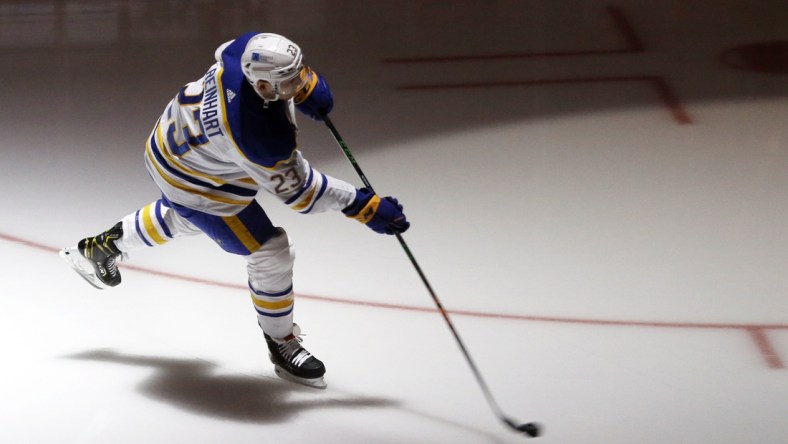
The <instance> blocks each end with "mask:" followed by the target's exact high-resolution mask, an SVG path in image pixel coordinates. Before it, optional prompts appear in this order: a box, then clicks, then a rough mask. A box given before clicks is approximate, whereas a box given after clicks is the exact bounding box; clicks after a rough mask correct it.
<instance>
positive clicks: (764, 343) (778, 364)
mask: <svg viewBox="0 0 788 444" xmlns="http://www.w3.org/2000/svg"><path fill="white" fill-rule="evenodd" d="M0 239H2V240H5V241H8V242H14V243H17V244H20V245H24V246H27V247H30V248H34V249H37V250H42V251H44V252H47V253H53V254H54V253H57V252H58V251H59V250H60V249H59V248H56V247H52V246H49V245H44V244H41V243H38V242H33V241H29V240H27V239H23V238H20V237H17V236H11V235H9V234H5V233H0ZM121 267H122V268H123V269H126V270H132V271H137V272H140V273H145V274H149V275H153V276H159V277H164V278H168V279H177V280H180V281H185V282H190V283H195V284H202V285H212V286H216V287H222V288H230V289H233V290H243V291H245V290H248V287H247V286H246V285H240V284H231V283H227V282H220V281H215V280H211V279H203V278H199V277H194V276H187V275H183V274H178V273H169V272H165V271H159V270H154V269H150V268H145V267H138V266H136V265H128V264H122V265H121ZM297 296H298V298H300V299H311V300H315V301H322V302H332V303H338V304H348V305H356V306H364V307H374V308H384V309H392V310H405V311H414V312H423V313H437V312H438V310H437V309H436V308H428V307H417V306H411V305H400V304H388V303H383V302H373V301H362V300H353V299H344V298H336V297H327V296H313V295H306V294H301V293H298V294H297ZM446 312H447V313H449V314H452V315H460V316H469V317H477V318H493V319H508V320H517V321H532V322H555V323H562V324H585V325H607V326H619V327H655V328H687V329H718V330H741V331H746V332H747V333H748V334H749V335H750V336H751V337H752V338H753V340H754V341H755V345H756V346H757V347H758V350H759V351H760V352H761V354H762V355H763V357H764V359H765V360H766V363H767V365H768V366H769V367H770V368H773V369H784V368H785V364H783V362H782V361H781V359H780V356H779V355H778V354H777V351H776V350H775V349H774V347H773V346H772V343H771V342H770V341H769V338H768V337H767V336H766V331H767V330H788V324H734V323H700V322H651V321H627V320H605V319H582V318H566V317H557V316H531V315H518V314H500V313H485V312H478V311H470V310H446Z"/></svg>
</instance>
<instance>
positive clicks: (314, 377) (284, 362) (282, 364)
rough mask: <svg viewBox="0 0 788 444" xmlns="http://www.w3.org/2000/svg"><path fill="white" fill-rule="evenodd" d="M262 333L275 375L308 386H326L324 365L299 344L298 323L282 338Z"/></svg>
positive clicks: (299, 330) (299, 331)
mask: <svg viewBox="0 0 788 444" xmlns="http://www.w3.org/2000/svg"><path fill="white" fill-rule="evenodd" d="M263 334H264V336H265V342H266V343H267V344H268V350H269V351H270V354H269V357H270V358H271V362H273V363H274V371H275V372H276V375H277V376H279V377H280V378H282V379H286V380H288V381H292V382H296V383H298V384H303V385H306V386H309V387H314V388H318V389H324V388H326V383H325V381H324V380H323V375H324V374H325V373H326V367H325V366H324V365H323V363H322V362H321V361H320V360H319V359H317V358H315V357H314V356H312V354H311V353H309V352H308V351H306V349H305V348H304V347H302V346H301V338H300V335H301V329H300V328H299V327H298V324H293V333H292V334H291V335H289V336H287V337H286V338H283V339H274V338H272V337H270V336H268V335H267V334H265V333H263Z"/></svg>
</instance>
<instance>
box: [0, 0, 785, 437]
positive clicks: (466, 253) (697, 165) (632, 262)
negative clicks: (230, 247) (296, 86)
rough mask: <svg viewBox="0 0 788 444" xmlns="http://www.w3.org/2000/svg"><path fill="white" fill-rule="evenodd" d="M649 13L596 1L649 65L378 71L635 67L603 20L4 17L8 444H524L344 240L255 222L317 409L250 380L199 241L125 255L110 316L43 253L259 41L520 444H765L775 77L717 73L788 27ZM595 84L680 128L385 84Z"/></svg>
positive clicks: (32, 11)
mask: <svg viewBox="0 0 788 444" xmlns="http://www.w3.org/2000/svg"><path fill="white" fill-rule="evenodd" d="M643 3H644V2H637V1H634V0H623V1H619V2H616V6H617V7H618V8H619V11H621V12H623V13H624V14H625V16H626V18H627V20H628V22H629V23H630V25H631V26H632V29H633V32H634V33H636V34H637V36H638V37H639V38H640V39H641V40H642V42H643V45H644V48H643V49H644V50H643V51H642V52H639V51H629V52H627V51H624V52H622V53H618V54H615V53H610V54H586V55H575V56H552V57H533V58H502V59H488V60H484V61H478V60H476V61H474V60H466V61H447V62H439V61H433V62H423V63H384V60H385V59H393V58H403V57H437V56H461V55H469V54H470V55H478V54H513V53H539V52H561V51H564V52H566V51H589V52H592V53H593V52H595V51H597V52H599V51H602V50H609V49H618V48H625V47H626V45H627V42H628V41H627V39H626V35H625V34H623V31H622V29H621V28H620V27H618V26H617V25H616V22H615V21H614V19H613V16H612V15H611V13H610V10H609V9H608V4H607V3H605V2H601V1H590V2H573V1H560V2H537V1H514V0H498V1H492V0H491V1H480V2H451V1H448V0H444V1H436V2H422V1H405V0H403V1H390V0H386V1H380V2H366V1H363V0H348V1H342V2H336V1H301V0H299V1H270V2H254V1H241V0H235V1H202V2H188V1H176V0H165V1H157V2H152V1H146V2H124V1H114V2H91V1H86V0H73V1H54V0H52V1H43V0H42V1H33V0H27V1H20V2H9V3H7V4H3V5H0V23H2V25H1V26H0V73H2V82H0V97H1V98H2V106H0V116H1V118H0V134H2V138H0V168H1V169H2V174H1V175H0V189H2V190H3V192H2V204H3V205H2V211H1V212H0V248H1V251H2V253H3V254H2V256H1V258H2V259H0V260H1V261H2V263H1V264H0V265H1V267H0V270H2V272H0V273H1V274H0V276H1V280H0V291H1V293H0V352H1V354H2V357H3V366H2V370H0V375H1V377H0V442H3V443H49V442H52V443H54V442H57V443H63V442H66V443H142V442H153V443H174V442H194V443H214V442H216V443H218V442H221V443H260V442H266V443H268V442H271V443H311V442H323V443H517V442H523V440H524V439H525V438H524V437H522V436H519V435H518V434H516V433H514V432H512V431H510V430H508V429H506V428H505V427H504V426H503V425H502V424H501V423H500V422H499V421H498V420H497V419H496V417H495V416H494V415H493V414H492V413H491V411H490V409H489V408H488V405H487V404H486V401H485V399H484V397H483V395H482V392H481V391H480V389H479V387H478V385H477V383H476V381H475V379H474V377H473V375H472V373H471V371H470V370H469V368H468V365H467V364H466V362H465V360H464V358H463V356H462V354H461V353H460V350H459V349H458V347H457V345H456V343H455V342H454V339H453V338H452V336H451V334H450V332H449V330H448V328H447V327H446V325H445V323H444V321H443V319H442V318H441V317H440V316H439V314H438V313H437V312H436V311H435V310H434V305H433V303H432V300H431V299H430V297H429V295H428V293H427V291H426V290H425V288H424V286H423V284H422V282H421V281H420V280H419V278H418V275H417V274H416V273H415V271H414V269H413V267H412V266H411V264H410V263H409V262H408V259H407V257H406V256H405V254H404V253H403V251H402V249H401V248H400V245H399V244H398V243H397V241H396V240H395V239H393V238H390V237H385V236H379V235H376V234H375V233H373V232H371V231H370V230H368V229H366V228H365V227H363V226H361V225H359V224H357V223H356V222H353V221H350V220H347V219H346V218H344V217H343V216H342V215H341V214H322V215H315V216H302V215H299V214H297V213H294V212H292V211H290V210H289V209H288V208H286V207H284V206H283V205H281V204H279V203H277V202H275V201H274V199H272V198H271V197H269V196H265V195H261V196H260V197H259V200H260V202H261V203H262V205H263V206H264V207H265V208H266V210H267V211H268V212H269V215H270V216H271V218H272V220H274V222H275V223H276V224H278V225H281V226H283V227H285V228H286V229H287V231H288V233H289V234H290V235H291V237H292V238H293V239H294V241H295V245H296V250H297V262H296V269H295V273H296V278H295V288H296V293H297V294H298V295H301V297H299V298H297V302H296V320H297V322H298V323H299V324H300V325H301V327H302V329H303V330H304V332H305V333H306V334H307V336H306V337H305V343H304V344H305V345H306V346H307V347H308V348H309V349H310V350H311V351H312V352H314V353H315V354H316V355H317V356H318V357H320V358H321V359H322V360H323V361H324V362H325V363H326V366H327V368H328V372H327V375H326V381H327V383H328V389H327V390H325V391H315V390H310V389H308V388H301V387H299V386H296V385H294V384H292V383H288V382H285V381H283V380H280V379H278V378H276V377H275V376H274V373H273V368H272V366H271V364H270V363H269V362H268V360H267V354H266V351H265V347H264V343H263V338H262V334H261V333H260V331H259V329H258V327H257V325H256V323H255V315H254V311H253V309H252V305H251V301H250V299H249V296H248V294H247V292H246V291H244V289H243V288H244V283H245V279H246V278H245V263H244V261H243V259H242V258H240V257H234V256H230V255H227V254H225V253H224V252H223V251H222V250H221V249H219V248H218V247H217V246H215V245H213V244H212V243H211V242H210V241H208V240H207V239H205V238H202V237H199V238H188V239H181V240H179V241H177V242H173V243H172V244H170V245H167V246H163V247H159V248H156V249H151V250H146V251H142V252H139V253H136V254H133V255H132V256H131V259H130V261H129V262H127V263H126V264H127V267H126V268H121V270H122V273H123V278H124V282H123V284H122V285H121V286H120V287H118V288H116V289H111V290H106V291H98V290H95V289H93V288H92V287H90V286H89V285H87V284H86V283H85V282H84V281H82V280H81V279H80V278H79V277H77V276H76V274H74V273H73V272H72V271H71V270H70V269H69V268H68V267H67V266H66V265H65V264H64V263H63V262H61V260H60V259H59V258H58V256H57V254H56V251H57V249H58V248H60V247H63V246H67V245H71V244H75V243H76V242H77V241H78V240H79V239H80V238H82V237H84V236H87V235H92V234H96V233H98V232H100V231H102V230H104V229H106V228H108V227H110V226H111V225H113V224H114V223H115V222H117V221H118V220H119V219H120V218H121V217H123V216H125V215H126V214H128V213H131V212H132V211H135V210H136V209H137V208H139V207H141V206H143V205H146V204H148V203H150V202H151V201H153V200H155V199H156V198H157V196H158V193H157V190H156V189H155V187H154V185H153V183H152V181H150V179H149V178H148V177H147V174H146V172H145V168H144V165H143V162H142V159H143V157H142V147H143V143H144V140H145V138H146V137H147V135H148V133H149V131H150V129H151V125H152V124H153V122H154V121H155V119H156V118H158V116H159V114H160V112H161V111H162V109H163V107H164V105H165V104H166V103H167V102H168V101H169V100H170V98H171V97H172V96H173V95H174V94H175V93H176V92H177V91H178V89H179V88H180V87H181V86H182V85H183V84H185V83H186V82H188V81H191V80H195V79H197V78H198V77H199V76H200V75H202V73H203V72H204V70H205V69H206V68H207V66H209V65H210V64H211V63H212V56H213V50H214V48H215V47H216V46H218V45H219V44H220V43H222V42H224V41H225V40H227V39H230V38H232V37H234V36H236V35H238V34H240V33H242V32H245V31H247V30H253V29H254V30H261V31H273V32H279V33H282V34H285V35H288V36H289V37H291V38H292V39H293V40H295V41H297V42H298V43H299V44H300V45H301V47H302V48H303V50H304V52H305V54H306V58H307V62H308V63H310V64H311V65H312V66H313V67H315V68H316V69H317V70H318V71H320V72H321V73H323V74H324V75H325V76H326V77H327V78H328V80H329V82H330V84H331V86H332V89H333V91H334V95H335V100H336V107H335V110H334V111H333V113H332V117H333V120H334V123H335V124H336V125H337V127H338V128H339V130H340V132H341V133H342V135H343V136H344V137H345V140H346V142H347V143H348V145H349V147H350V149H351V150H352V151H353V153H354V154H355V157H356V158H357V160H358V161H359V163H360V164H361V167H362V168H363V169H364V172H365V173H366V175H367V176H368V177H369V179H370V180H371V181H372V183H373V185H374V186H375V188H376V189H377V190H378V191H379V192H380V193H382V194H391V195H395V196H397V197H398V198H399V199H400V200H401V201H402V202H403V203H404V205H405V209H406V213H407V215H408V217H409V218H410V220H411V221H412V224H413V226H412V228H411V230H410V231H408V232H407V233H406V234H405V236H404V237H405V239H406V241H407V243H408V245H409V246H410V247H411V248H412V251H413V253H414V254H415V256H416V258H417V259H418V261H419V262H420V264H421V266H422V268H423V269H424V271H425V273H426V275H427V277H428V278H429V279H430V281H431V283H432V285H433V287H434V288H435V290H436V292H437V294H438V296H439V297H440V298H441V301H442V302H443V303H444V305H445V306H446V308H447V309H448V310H450V311H452V312H455V313H454V314H453V315H452V320H453V322H454V324H455V326H456V327H457V330H458V331H459V333H460V335H461V336H462V338H463V340H464V341H465V343H466V345H467V347H468V349H469V351H470V353H471V355H472V356H473V358H474V359H475V361H476V363H477V364H478V366H479V369H480V370H481V373H482V374H483V376H484V378H485V379H486V381H487V382H488V384H489V386H490V389H491V391H492V392H493V394H494V395H495V397H496V399H497V401H498V403H499V404H500V406H501V408H502V409H503V410H504V411H505V412H506V414H508V415H510V416H512V417H513V418H514V419H516V420H518V421H523V422H524V421H539V422H541V423H543V424H544V425H545V435H544V436H543V437H541V438H538V440H537V441H536V442H544V443H572V444H575V443H613V444H630V443H715V444H717V443H737V444H738V443H742V444H743V443H759V444H780V443H785V442H788V423H787V422H786V421H785V418H786V413H788V369H786V368H785V366H786V365H788V273H787V272H786V265H788V229H787V227H788V174H786V173H787V171H788V132H786V118H788V100H787V99H786V98H787V97H788V76H786V74H785V73H783V74H774V73H771V74H770V73H759V72H754V71H751V70H741V69H732V68H730V67H727V66H725V65H723V64H722V63H720V61H719V58H718V56H719V55H720V54H721V53H722V52H723V51H724V50H726V49H729V48H733V47H737V46H740V45H743V44H747V43H751V42H763V41H774V40H788V34H786V29H787V28H786V27H785V23H788V10H787V8H786V7H785V5H784V2H781V1H777V0H769V1H762V2H756V3H754V4H751V3H747V5H746V6H745V2H737V1H733V0H730V1H723V2H710V1H702V2H689V3H685V2H653V3H655V4H659V6H657V5H651V6H644V5H643ZM619 25H620V24H619ZM630 43H631V42H630ZM783 57H784V55H783ZM613 76H661V78H664V79H665V80H666V82H668V84H669V85H670V87H671V88H672V89H673V91H674V92H675V94H676V97H677V98H678V99H679V101H680V103H681V105H682V106H683V108H684V110H685V111H686V113H687V115H688V116H689V117H690V118H691V123H689V124H680V123H679V122H678V121H677V120H676V119H675V118H674V114H673V113H672V110H671V109H670V108H669V107H668V106H666V104H665V103H664V102H663V100H662V99H661V97H660V96H659V94H658V92H657V91H656V90H655V89H654V87H653V85H650V84H649V83H648V82H638V81H625V82H598V83H585V84H578V83H568V84H558V85H546V84H539V85H531V86H509V87H501V86H498V87H475V88H470V87H466V88H456V89H437V90H403V89H399V88H398V87H401V86H404V85H419V84H461V83H465V84H468V83H479V82H496V81H498V82H501V81H534V80H546V79H567V78H593V77H613ZM300 129H301V134H300V139H299V140H300V147H301V149H302V150H303V152H304V153H305V155H306V157H307V158H309V159H310V160H311V162H312V163H313V164H314V165H315V166H316V167H317V168H318V169H320V170H321V171H322V172H324V173H327V174H331V175H334V176H336V177H340V178H343V179H345V180H348V181H350V182H352V183H354V184H355V185H357V186H361V181H360V180H358V178H357V177H356V175H355V173H354V171H353V170H352V168H351V167H350V165H349V164H348V162H347V161H346V160H345V159H344V157H343V156H342V152H341V151H340V150H339V148H338V147H337V146H336V144H335V143H334V141H333V140H332V139H331V136H330V134H329V132H328V131H327V130H326V128H325V127H324V126H322V125H321V124H320V123H317V122H313V121H310V120H308V119H307V118H306V117H301V118H300ZM131 267H136V268H131ZM149 270H156V271H159V272H163V273H168V274H172V275H178V276H183V277H186V278H199V279H202V280H205V281H211V282H215V283H217V284H220V285H208V284H206V283H202V282H196V281H194V280H192V281H189V280H180V279H175V278H172V277H165V276H160V275H156V274H153V273H151V272H150V271H149ZM386 304H388V305H390V306H391V307H388V308H387V307H382V306H381V305H386ZM457 312H462V313H457ZM487 315H490V316H487ZM494 315H499V316H498V317H495V316H494ZM569 321H583V322H569ZM603 321H604V322H603Z"/></svg>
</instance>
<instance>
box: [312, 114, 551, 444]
mask: <svg viewBox="0 0 788 444" xmlns="http://www.w3.org/2000/svg"><path fill="white" fill-rule="evenodd" d="M322 117H323V122H325V124H326V126H327V127H328V129H329V131H331V135H333V136H334V139H335V140H336V141H337V143H338V144H339V147H340V148H342V151H343V152H344V153H345V157H347V160H348V161H350V164H351V165H353V169H355V170H356V174H358V176H359V177H360V178H361V181H362V182H364V186H365V187H367V188H368V189H369V191H371V192H373V193H374V192H375V190H374V189H373V188H372V184H371V183H369V180H368V179H367V176H366V175H364V172H363V171H361V167H360V166H359V165H358V162H356V158H355V157H353V153H351V152H350V148H348V146H347V144H346V143H345V141H344V139H342V136H340V135H339V131H337V129H336V127H335V126H334V124H333V123H332V122H331V119H329V118H328V116H327V115H325V114H323V116H322ZM395 236H397V240H398V241H399V244H400V245H401V246H402V249H403V250H405V254H406V255H407V256H408V259H410V262H411V263H412V264H413V268H415V269H416V272H417V273H418V274H419V277H420V278H421V281H422V282H423V283H424V286H425V287H427V291H428V292H429V293H430V296H432V300H433V302H435V306H436V307H438V311H439V312H440V314H441V316H443V319H444V320H445V321H446V324H447V325H448V326H449V330H451V333H452V335H454V339H455V340H456V341H457V345H459V346H460V350H461V351H462V354H463V355H464V356H465V360H466V361H467V362H468V365H469V366H470V367H471V370H472V371H473V375H474V376H475V377H476V382H478V383H479V386H480V387H481V389H482V392H483V393H484V397H485V398H487V403H488V404H489V405H490V408H491V409H492V411H493V413H494V414H495V416H497V417H498V419H500V420H501V421H503V423H504V424H506V425H507V426H509V427H511V428H512V429H514V430H516V431H518V432H524V433H525V434H526V435H528V436H530V437H536V436H539V435H540V434H541V433H542V427H541V425H540V424H537V423H533V422H529V423H525V424H518V423H517V422H515V421H514V420H513V419H511V418H509V417H508V416H506V415H505V414H504V413H503V411H502V410H501V408H500V407H499V406H498V403H497V402H496V401H495V398H493V395H492V392H490V389H489V388H488V387H487V383H486V382H484V378H482V374H481V372H479V369H478V368H477V367H476V364H475V363H474V362H473V359H471V355H470V353H468V350H467V349H466V348H465V343H463V342H462V339H460V335H459V333H457V330H456V329H455V328H454V324H453V323H452V322H451V320H450V319H449V315H448V313H446V310H445V309H444V308H443V304H441V302H440V300H439V299H438V296H437V295H436V294H435V291H434V290H433V289H432V286H431V285H430V283H429V281H427V276H426V275H425V274H424V272H423V271H422V270H421V267H420V266H419V263H418V262H416V257H415V256H414V255H413V253H412V252H411V251H410V248H409V247H408V244H406V243H405V239H403V238H402V234H400V233H396V234H395Z"/></svg>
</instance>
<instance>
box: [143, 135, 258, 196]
mask: <svg viewBox="0 0 788 444" xmlns="http://www.w3.org/2000/svg"><path fill="white" fill-rule="evenodd" d="M145 147H146V153H145V154H146V155H147V156H148V159H149V160H150V163H151V165H153V167H154V168H156V171H157V172H158V173H159V177H161V178H162V179H164V180H165V181H166V182H167V183H168V184H170V185H171V186H172V187H174V188H177V189H179V190H182V191H186V192H188V193H192V194H196V195H198V196H202V197H204V198H206V199H209V200H212V201H215V202H221V203H226V204H230V205H242V206H246V205H249V204H250V203H252V200H254V196H252V197H250V198H248V199H231V198H228V197H224V196H220V195H217V194H213V193H208V192H205V191H201V190H198V189H196V188H194V187H189V186H185V185H183V184H181V183H180V182H178V181H177V180H176V179H173V178H171V177H170V176H169V173H168V172H166V171H164V170H163V169H162V168H161V167H160V166H159V163H158V162H157V161H156V157H155V156H154V155H153V152H152V151H151V150H152V148H151V146H150V141H149V142H148V143H146V144H145Z"/></svg>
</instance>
